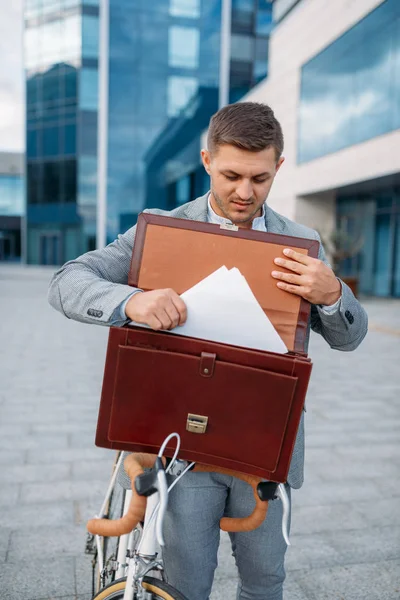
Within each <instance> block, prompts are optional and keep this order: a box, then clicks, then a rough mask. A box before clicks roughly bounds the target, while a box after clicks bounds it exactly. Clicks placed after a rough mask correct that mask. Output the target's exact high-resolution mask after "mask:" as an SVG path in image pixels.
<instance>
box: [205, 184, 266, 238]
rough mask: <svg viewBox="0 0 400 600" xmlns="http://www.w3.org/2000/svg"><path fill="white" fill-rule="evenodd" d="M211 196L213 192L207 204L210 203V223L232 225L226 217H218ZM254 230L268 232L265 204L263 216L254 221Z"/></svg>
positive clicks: (208, 212) (208, 214)
mask: <svg viewBox="0 0 400 600" xmlns="http://www.w3.org/2000/svg"><path fill="white" fill-rule="evenodd" d="M210 196H211V192H209V193H208V197H207V202H208V211H207V216H208V222H209V223H216V224H218V225H222V224H223V223H231V221H230V220H229V219H226V218H225V217H221V216H220V215H217V213H216V212H215V210H214V209H213V207H212V206H211V202H210ZM252 229H258V230H264V231H265V230H266V227H265V202H264V204H263V205H262V213H261V215H260V216H259V217H256V218H255V219H253V223H252Z"/></svg>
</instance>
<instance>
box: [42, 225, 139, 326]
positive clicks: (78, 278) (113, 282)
mask: <svg viewBox="0 0 400 600" xmlns="http://www.w3.org/2000/svg"><path fill="white" fill-rule="evenodd" d="M135 234H136V226H135V227H132V228H131V229H129V230H128V231H127V232H126V233H124V234H123V235H119V236H118V238H117V239H116V240H115V241H114V242H113V243H112V244H109V245H108V246H106V247H105V248H102V249H101V250H95V251H93V252H87V253H86V254H83V255H82V256H79V257H78V258H76V259H75V260H71V261H69V262H67V263H65V265H63V266H62V267H61V268H60V269H59V270H58V271H57V272H56V273H55V274H54V275H53V277H52V279H51V281H50V286H49V291H48V300H49V303H50V304H51V306H53V308H55V309H56V310H58V311H59V312H61V313H62V314H63V315H65V316H66V317H68V318H70V319H75V320H76V321H82V322H84V323H97V324H99V325H123V324H124V323H125V322H126V320H125V321H124V320H123V319H122V315H121V312H120V306H121V304H122V303H123V302H124V300H126V298H128V296H129V295H131V294H132V292H133V291H134V290H135V288H133V287H131V286H128V273H129V267H130V262H131V257H132V249H133V243H134V240H135Z"/></svg>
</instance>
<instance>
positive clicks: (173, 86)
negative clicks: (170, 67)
mask: <svg viewBox="0 0 400 600" xmlns="http://www.w3.org/2000/svg"><path fill="white" fill-rule="evenodd" d="M197 90H198V81H197V79H196V78H195V77H179V76H171V77H169V79H168V116H169V117H176V116H177V115H178V114H179V112H180V111H181V110H182V108H184V107H185V106H186V105H187V104H188V102H189V100H191V99H192V98H193V96H194V95H195V94H196V93H197Z"/></svg>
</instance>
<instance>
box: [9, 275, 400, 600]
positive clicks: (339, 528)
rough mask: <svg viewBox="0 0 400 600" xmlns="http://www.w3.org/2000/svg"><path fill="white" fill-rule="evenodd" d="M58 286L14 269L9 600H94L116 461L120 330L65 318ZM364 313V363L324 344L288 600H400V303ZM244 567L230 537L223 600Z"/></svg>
mask: <svg viewBox="0 0 400 600" xmlns="http://www.w3.org/2000/svg"><path fill="white" fill-rule="evenodd" d="M51 273H52V269H46V268H34V267H32V268H24V267H16V266H6V265H1V266H0V314H1V316H2V319H1V322H0V340H1V343H0V507H1V510H0V528H1V532H0V563H1V565H0V600H52V599H55V598H63V599H64V600H77V599H79V600H83V599H85V600H86V599H88V598H90V565H89V560H88V557H86V556H85V555H84V554H83V547H84V542H85V521H86V519H87V518H88V517H90V516H92V515H93V514H94V513H95V512H96V511H97V510H98V509H99V506H100V504H101V499H102V494H103V493H104V490H105V484H106V481H107V480H108V476H109V472H110V467H111V463H112V459H113V453H112V452H109V451H107V450H101V449H99V448H96V447H95V446H94V432H95V426H96V418H97V408H98V402H99V394H100V387H101V379H102V370H103V365H104V358H105V348H106V342H107V329H106V328H102V327H88V326H87V325H84V324H81V323H76V322H73V321H69V320H67V319H65V318H63V317H62V316H61V315H59V314H58V313H56V312H55V311H54V310H52V309H51V308H50V307H49V306H48V305H47V300H46V289H47V282H48V280H49V278H50V276H51ZM364 304H365V306H366V308H367V310H368V312H369V315H370V321H371V328H370V333H369V335H368V336H367V338H366V340H365V341H364V343H363V344H362V346H361V347H360V348H359V349H358V350H357V351H356V352H355V353H349V354H348V353H340V352H336V351H332V350H330V349H329V348H328V346H326V344H325V343H324V342H323V340H321V339H319V338H318V336H314V337H313V339H312V344H311V349H310V355H311V356H312V357H313V360H314V371H313V376H312V382H311V385H310V391H309V395H308V402H307V408H308V412H307V419H306V427H307V438H306V443H307V455H306V484H305V485H304V487H303V488H302V489H301V490H299V491H296V492H294V493H293V524H292V533H291V540H292V546H291V548H289V550H288V554H287V572H288V578H287V584H286V591H285V600H378V599H379V600H396V599H400V510H399V509H400V477H399V475H400V444H399V441H400V433H399V432H400V406H399V405H400V400H399V391H400V377H399V364H400V361H399V359H400V302H399V301H390V300H366V301H365V302H364ZM232 560H233V559H232V558H231V556H230V550H229V543H228V539H227V538H226V537H225V536H223V537H222V543H221V552H220V566H219V568H218V571H217V574H216V580H215V585H214V590H213V594H212V600H220V599H221V600H222V599H223V600H231V599H233V598H234V597H235V591H234V590H235V582H236V574H235V569H234V566H233V562H232Z"/></svg>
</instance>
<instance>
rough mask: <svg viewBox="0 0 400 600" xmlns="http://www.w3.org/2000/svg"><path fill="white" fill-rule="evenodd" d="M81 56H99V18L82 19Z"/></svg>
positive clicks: (89, 16)
mask: <svg viewBox="0 0 400 600" xmlns="http://www.w3.org/2000/svg"><path fill="white" fill-rule="evenodd" d="M82 36H83V44H82V56H83V57H84V58H97V57H98V54H99V18H98V17H97V16H92V15H83V17H82Z"/></svg>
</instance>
